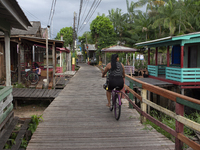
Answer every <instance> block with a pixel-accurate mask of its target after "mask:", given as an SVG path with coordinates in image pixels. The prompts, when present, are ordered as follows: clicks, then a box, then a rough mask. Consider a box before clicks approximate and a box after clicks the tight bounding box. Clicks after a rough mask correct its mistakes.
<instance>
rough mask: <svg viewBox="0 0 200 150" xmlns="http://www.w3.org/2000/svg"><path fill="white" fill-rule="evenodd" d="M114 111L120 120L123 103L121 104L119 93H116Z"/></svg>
mask: <svg viewBox="0 0 200 150" xmlns="http://www.w3.org/2000/svg"><path fill="white" fill-rule="evenodd" d="M114 113H115V119H116V120H119V118H120V115H121V105H119V97H118V94H116V95H115V103H114Z"/></svg>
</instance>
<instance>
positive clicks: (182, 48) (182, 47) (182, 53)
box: [181, 46, 184, 68]
mask: <svg viewBox="0 0 200 150" xmlns="http://www.w3.org/2000/svg"><path fill="white" fill-rule="evenodd" d="M183 61H184V46H181V68H183Z"/></svg>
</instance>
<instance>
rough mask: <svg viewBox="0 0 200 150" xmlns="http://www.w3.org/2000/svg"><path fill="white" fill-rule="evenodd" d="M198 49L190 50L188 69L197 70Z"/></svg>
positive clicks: (195, 47) (190, 48) (194, 47)
mask: <svg viewBox="0 0 200 150" xmlns="http://www.w3.org/2000/svg"><path fill="white" fill-rule="evenodd" d="M197 56H198V47H197V46H191V47H189V49H188V68H197Z"/></svg>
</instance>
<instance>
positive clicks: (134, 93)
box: [124, 84, 142, 102]
mask: <svg viewBox="0 0 200 150" xmlns="http://www.w3.org/2000/svg"><path fill="white" fill-rule="evenodd" d="M124 87H125V88H126V89H127V90H129V91H130V92H131V93H132V94H133V95H134V96H135V97H136V98H138V99H139V100H140V101H141V102H142V96H140V95H139V94H137V93H136V92H135V91H133V90H132V89H131V88H129V87H128V86H127V85H126V84H124Z"/></svg>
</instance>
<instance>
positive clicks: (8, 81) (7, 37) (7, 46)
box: [4, 32, 11, 86]
mask: <svg viewBox="0 0 200 150" xmlns="http://www.w3.org/2000/svg"><path fill="white" fill-rule="evenodd" d="M4 35H5V37H4V39H5V58H6V86H11V73H10V72H11V68H10V35H9V32H5V33H4Z"/></svg>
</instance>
